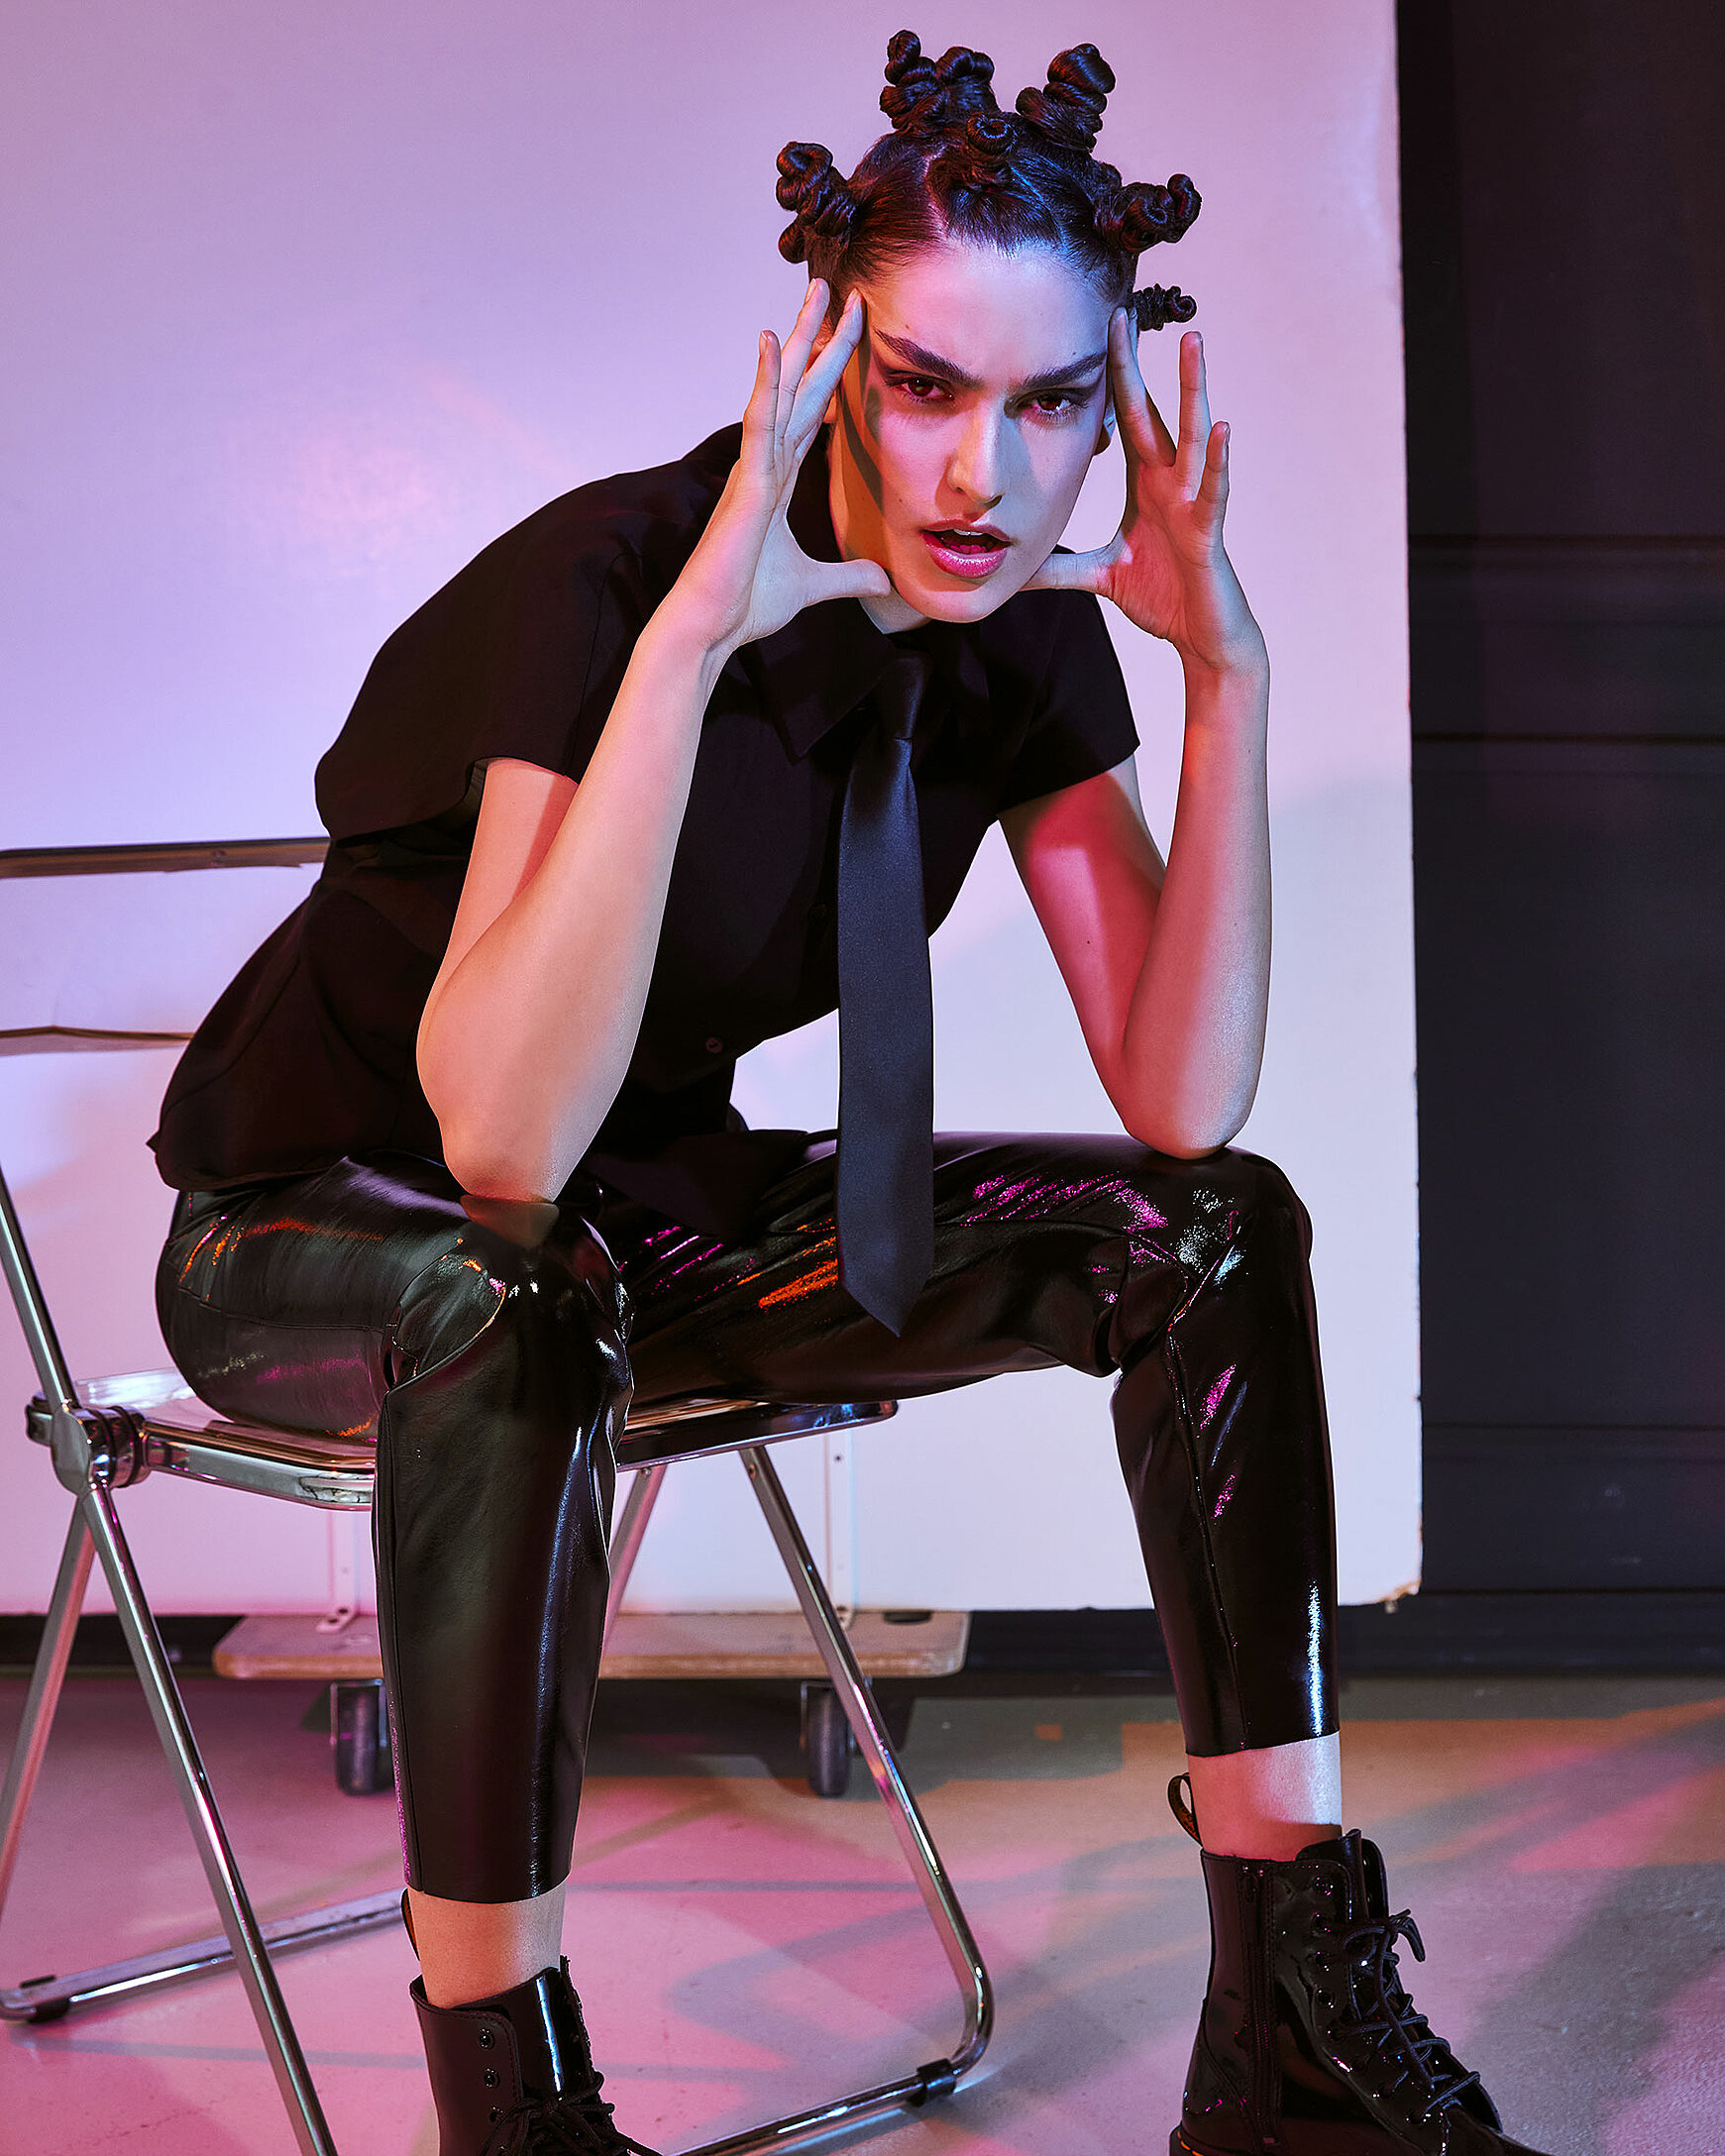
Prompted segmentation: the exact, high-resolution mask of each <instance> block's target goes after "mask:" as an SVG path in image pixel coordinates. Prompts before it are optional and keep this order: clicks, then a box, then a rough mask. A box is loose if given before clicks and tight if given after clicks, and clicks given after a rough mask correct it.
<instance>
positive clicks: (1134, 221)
mask: <svg viewBox="0 0 1725 2156" xmlns="http://www.w3.org/2000/svg"><path fill="white" fill-rule="evenodd" d="M1200 207H1201V204H1200V200H1199V194H1198V190H1197V188H1196V187H1194V186H1193V184H1192V182H1191V181H1190V180H1189V179H1188V178H1187V177H1186V175H1185V173H1184V172H1176V173H1175V174H1174V176H1173V178H1172V179H1170V180H1169V182H1168V184H1167V185H1166V186H1165V187H1157V186H1154V185H1146V184H1145V183H1144V182H1143V181H1141V180H1136V181H1134V182H1133V183H1132V185H1131V186H1130V187H1122V186H1119V185H1118V184H1117V185H1115V186H1114V187H1113V188H1112V190H1111V192H1110V194H1109V196H1108V198H1107V199H1106V200H1105V201H1104V202H1103V203H1102V204H1101V206H1100V207H1099V208H1098V210H1097V213H1096V227H1097V230H1098V231H1099V232H1100V233H1101V234H1103V236H1104V237H1105V238H1106V239H1107V240H1109V241H1110V242H1111V243H1112V244H1113V245H1114V246H1116V247H1118V248H1119V249H1120V250H1121V252H1122V253H1123V254H1129V255H1141V254H1142V253H1143V251H1144V249H1145V248H1146V247H1158V246H1160V245H1161V244H1162V243H1163V242H1164V241H1169V242H1172V241H1174V240H1178V239H1179V238H1181V236H1182V235H1183V234H1184V233H1185V232H1186V231H1187V229H1188V227H1189V226H1190V225H1191V223H1192V221H1193V219H1194V218H1195V217H1196V216H1197V215H1198V211H1199V208H1200Z"/></svg>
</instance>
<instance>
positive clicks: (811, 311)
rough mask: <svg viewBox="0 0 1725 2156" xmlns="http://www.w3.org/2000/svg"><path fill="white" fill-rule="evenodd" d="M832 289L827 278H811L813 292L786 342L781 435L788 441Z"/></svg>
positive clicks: (780, 415) (806, 298)
mask: <svg viewBox="0 0 1725 2156" xmlns="http://www.w3.org/2000/svg"><path fill="white" fill-rule="evenodd" d="M828 296H829V289H828V286H827V283H826V280H825V279H824V278H823V277H811V278H810V279H809V289H808V291H807V292H805V293H804V295H803V304H802V306H801V307H799V308H798V310H797V320H796V322H795V323H794V324H793V325H792V330H791V335H790V336H789V338H788V339H787V340H786V343H785V362H784V370H783V373H782V374H781V376H780V385H779V411H778V422H779V434H780V438H781V440H782V439H783V438H784V434H785V430H786V428H787V427H788V426H789V425H790V423H791V414H792V411H793V409H794V408H795V405H796V400H797V390H798V386H799V384H800V383H801V382H802V379H803V371H804V369H805V368H806V367H807V366H808V365H809V353H810V352H811V351H812V350H813V347H814V339H815V336H816V335H817V333H818V332H819V329H820V324H821V321H822V319H823V318H824V316H825V314H826V302H827V299H828Z"/></svg>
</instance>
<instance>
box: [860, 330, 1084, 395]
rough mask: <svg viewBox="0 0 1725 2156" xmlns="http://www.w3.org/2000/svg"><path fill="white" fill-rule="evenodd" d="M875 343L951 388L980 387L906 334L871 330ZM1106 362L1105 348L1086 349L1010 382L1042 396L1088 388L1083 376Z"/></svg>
mask: <svg viewBox="0 0 1725 2156" xmlns="http://www.w3.org/2000/svg"><path fill="white" fill-rule="evenodd" d="M870 335H871V336H872V337H873V339H874V341H875V343H876V344H877V345H884V346H885V347H886V349H887V350H888V351H889V352H892V353H896V354H897V355H898V357H899V358H900V360H902V361H903V362H904V364H905V365H906V366H907V367H914V368H915V369H916V372H917V373H918V374H919V375H938V376H939V377H940V378H941V380H942V381H949V382H951V384H952V386H953V387H954V388H955V389H980V388H981V387H982V383H981V382H980V381H978V379H977V378H976V377H975V376H974V375H969V374H966V373H965V371H964V369H963V368H962V367H960V366H958V365H957V364H956V362H955V361H952V360H943V359H942V358H941V357H940V354H939V353H938V352H930V351H929V350H928V348H927V346H926V345H919V344H916V343H914V342H913V341H912V339H910V338H909V337H889V336H888V335H887V333H886V331H885V330H880V329H877V330H871V331H870ZM1107 365H1108V352H1107V349H1106V348H1105V349H1104V350H1103V351H1101V352H1089V353H1086V354H1085V355H1084V357H1083V358H1082V359H1077V360H1068V361H1067V362H1066V364H1065V365H1064V366H1063V367H1049V368H1045V369H1044V370H1043V371H1042V373H1041V374H1039V375H1032V376H1031V377H1029V379H1028V380H1027V381H1021V382H1018V383H1016V384H1015V385H1014V389H1013V394H1014V395H1015V396H1046V395H1047V394H1048V392H1049V391H1050V390H1051V389H1076V388H1079V387H1080V386H1082V387H1084V388H1092V387H1094V386H1095V384H1094V383H1093V382H1090V381H1086V380H1085V379H1084V377H1086V376H1090V375H1096V374H1099V373H1100V372H1101V371H1102V369H1103V368H1105V367H1106V366H1107Z"/></svg>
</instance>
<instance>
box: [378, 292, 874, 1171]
mask: <svg viewBox="0 0 1725 2156" xmlns="http://www.w3.org/2000/svg"><path fill="white" fill-rule="evenodd" d="M826 297H827V293H826V286H825V285H824V284H822V283H821V282H820V281H819V280H818V279H816V280H814V281H813V282H811V283H810V285H809V296H808V299H807V300H806V302H805V304H804V307H803V310H802V312H801V313H800V314H799V316H798V318H797V326H796V328H795V330H794V331H793V332H792V335H791V338H790V340H789V342H788V343H787V345H786V347H785V350H784V353H783V356H781V354H780V350H779V345H778V341H777V339H775V338H774V337H772V336H771V335H770V334H768V335H764V336H763V337H762V340H761V352H760V362H759V366H758V369H757V372H756V376H755V387H754V392H753V394H752V395H751V397H750V399H749V408H748V411H747V412H746V413H745V415H744V419H743V446H742V454H741V456H740V457H739V459H738V461H737V464H736V466H735V468H734V469H733V471H732V473H731V476H730V479H729V481H728V482H727V484H726V486H725V490H724V493H723V495H722V496H721V498H720V501H719V504H718V507H717V508H716V509H715V510H714V512H713V515H712V518H711V520H710V522H709V523H708V525H707V528H706V530H705V532H704V533H703V534H702V535H701V543H700V544H699V545H698V546H697V548H696V550H695V553H694V554H693V556H692V557H691V558H690V561H689V564H688V567H687V568H686V569H685V570H684V572H683V574H682V576H681V577H679V579H678V580H677V583H676V585H675V586H674V587H673V589H672V591H671V593H670V594H669V595H668V596H667V597H666V599H665V600H664V602H663V603H662V604H661V605H660V606H659V608H658V610H657V611H656V612H655V613H654V615H653V617H652V619H651V620H650V621H649V622H648V623H647V626H646V627H645V629H643V631H642V632H641V635H640V636H639V637H638V638H637V640H636V643H635V648H634V652H633V654H632V655H631V657H630V660H629V665H628V668H627V671H626V672H625V674H624V676H623V681H622V686H621V688H620V689H619V690H618V692H617V698H616V701H615V702H614V704H613V705H612V707H611V711H610V715H609V717H608V718H607V719H606V722H605V728H604V732H603V733H602V734H601V736H600V738H599V743H598V746H597V748H596V749H595V750H594V751H593V759H592V761H591V763H590V764H589V766H588V769H587V773H586V775H585V777H584V778H583V780H582V782H581V784H580V786H579V787H578V786H576V785H575V784H574V783H573V782H572V781H570V780H568V779H561V778H558V777H557V776H556V775H555V774H553V773H551V772H547V771H542V770H539V769H537V767H535V766H532V765H527V764H516V763H498V764H496V765H494V766H493V767H492V768H491V770H490V771H489V772H488V773H487V775H486V783H485V801H484V804H483V806H482V808H481V810H480V820H479V828H478V830H477V831H476V833H475V839H474V852H473V859H472V862H471V864H470V867H469V870H468V874H467V877H466V879H465V881H464V885H463V890H462V899H461V905H460V909H459V911H458V914H457V917H456V923H455V928H454V931H453V933H452V935H451V938H450V943H449V948H448V950H447V952H446V953H445V956H444V961H443V965H442V967H441V968H440V970H439V972H438V976H437V979H436V981H435V982H434V983H433V984H432V990H431V994H430V996H429V997H428V998H427V1000H426V1006H425V1012H424V1015H423V1017H422V1019H421V1021H420V1026H419V1049H418V1054H419V1076H420V1082H421V1084H422V1085H423V1086H424V1088H425V1094H426V1098H427V1100H428V1101H429V1102H430V1103H431V1107H432V1110H433V1113H434V1114H435V1115H436V1117H437V1120H438V1127H439V1130H440V1132H441V1133H442V1137H443V1146H444V1157H445V1158H446V1160H447V1161H448V1163H449V1165H450V1168H451V1170H452V1171H453V1172H454V1173H455V1175H456V1176H457V1177H458V1178H459V1179H460V1180H461V1182H462V1183H463V1185H464V1186H465V1187H466V1188H467V1189H469V1190H470V1191H472V1192H474V1193H475V1194H476V1195H477V1196H481V1197H489V1198H533V1197H552V1196H555V1194H556V1193H557V1192H558V1191H559V1190H560V1189H561V1188H562V1187H563V1185H564V1183H565V1182H566V1181H567V1180H568V1178H569V1176H570V1173H571V1172H572V1170H573V1169H574V1168H575V1167H576V1165H577V1164H578V1163H579V1161H580V1160H581V1157H582V1155H583V1154H584V1153H585V1152H586V1151H587V1149H588V1147H589V1145H590V1144H591V1143H592V1141H593V1134H594V1133H595V1132H596V1131H597V1130H598V1127H599V1125H600V1123H601V1122H602V1121H603V1120H604V1117H605V1114H606V1112H607V1111H608V1110H609V1108H610V1105H611V1102H612V1101H613V1100H614V1099H615V1097H616V1092H617V1088H618V1086H619V1085H620V1084H621V1083H622V1079H623V1074H624V1072H625V1071H626V1070H627V1068H628V1062H629V1057H630V1055H631V1053H632V1052H633V1048H634V1043H635V1037H636V1034H637V1033H638V1031H639V1029H640V1024H641V1013H642V1010H643V1008H644V1007H645V1004H646V999H647V984H648V981H649V980H650V978H651V975H652V970H653V957H654V953H655V951H656V949H657V947H658V942H659V932H660V927H661V924H662V921H663V917H664V912H665V895H666V892H667V889H668V888H669V885H670V880H671V865H672V862H673V860H674V858H675V856H676V851H677V839H678V834H679V832H680V831H681V829H682V826H683V816H684V810H685V808H687V805H688V800H689V785H690V779H691V776H692V774H693V772H694V769H695V754H696V749H697V747H698V745H699V742H700V738H701V716H702V713H703V712H704V711H705V708H706V703H707V699H708V698H709V697H710V696H711V694H712V690H713V685H714V684H715V683H716V681H717V679H718V676H719V674H720V672H721V671H722V669H723V667H724V664H725V661H726V660H727V659H728V658H729V656H730V654H731V653H732V652H733V651H735V650H737V649H738V648H739V647H740V646H741V645H743V644H747V643H750V642H752V641H754V640H755V639H756V638H757V637H762V636H767V635H770V634H771V633H772V632H773V631H774V630H775V629H777V628H779V627H781V626H782V625H783V624H784V623H785V622H786V621H789V620H790V619H791V618H792V617H793V616H794V615H796V614H798V613H800V612H801V611H802V609H803V608H804V607H805V606H809V605H813V604H815V603H817V602H818V601H820V600H822V599H829V598H848V597H861V596H864V595H869V594H874V595H879V594H882V593H885V591H886V589H887V580H886V575H885V573H884V572H883V571H882V570H881V569H880V568H879V567H877V565H876V564H874V563H873V562H831V563H828V562H814V561H810V560H809V557H808V556H807V555H806V554H805V553H804V552H803V550H802V549H801V547H799V546H798V545H797V542H796V541H795V539H794V538H792V536H791V533H790V530H789V527H788V526H787V524H786V521H785V512H786V509H787V507H788V505H789V502H790V497H791V491H792V487H793V485H795V482H796V478H797V472H798V469H799V467H800V466H801V464H802V461H803V458H804V456H805V454H806V453H807V451H808V448H809V442H810V441H811V440H812V439H813V436H814V431H815V428H816V427H817V425H818V424H819V421H820V417H821V413H822V412H823V410H824V409H825V406H826V403H827V400H828V398H829V397H830V396H831V394H832V387H833V383H834V382H835V380H836V379H837V377H838V374H839V372H840V371H841V370H842V368H843V366H844V364H845V362H846V360H848V358H849V357H850V354H851V352H852V351H853V350H854V349H855V346H856V341H857V336H858V334H859V331H860V328H861V310H860V307H859V306H858V304H857V303H856V302H855V301H854V300H852V301H851V303H850V304H849V305H848V306H847V308H846V310H845V313H844V316H843V317H842V319H841V321H840V324H839V328H838V331H837V333H836V334H835V335H834V336H833V337H832V339H831V340H830V341H829V342H828V343H827V344H826V346H825V348H824V350H823V351H821V352H819V353H818V354H817V355H815V356H814V358H813V360H812V364H811V363H810V354H811V351H812V349H813V345H814V340H815V337H816V334H817V332H818V330H819V328H820V324H821V321H822V318H823V316H824V313H825V308H826Z"/></svg>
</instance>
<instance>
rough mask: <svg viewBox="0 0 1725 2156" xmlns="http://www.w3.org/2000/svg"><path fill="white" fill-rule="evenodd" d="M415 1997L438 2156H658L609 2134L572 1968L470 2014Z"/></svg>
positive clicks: (544, 1975) (471, 2008)
mask: <svg viewBox="0 0 1725 2156" xmlns="http://www.w3.org/2000/svg"><path fill="white" fill-rule="evenodd" d="M412 1994H413V2003H414V2005H415V2007H416V2008H417V2009H418V2012H419V2033H420V2035H421V2037H422V2038H423V2039H424V2043H425V2063H426V2066H427V2067H428V2068H429V2070H430V2074H431V2094H432V2098H433V2101H434V2102H436V2105H437V2132H438V2151H439V2156H652V2151H651V2150H649V2149H643V2148H642V2147H641V2145H640V2143H639V2142H638V2141H631V2140H630V2139H629V2138H628V2137H627V2135H625V2134H622V2133H619V2132H618V2131H617V2129H616V2127H615V2126H613V2125H612V2124H611V2106H610V2105H609V2104H608V2103H607V2102H605V2101H604V2099H603V2098H602V2097H601V2096H600V2095H599V2090H600V2087H601V2086H602V2077H601V2076H600V2075H599V2074H598V2073H596V2072H595V2071H594V2068H593V2053H592V2052H591V2051H590V2050H589V2048H588V2041H587V2030H586V2028H585V2027H584V2025H583V2023H582V2018H581V2000H580V1999H579V1998H578V1997H577V1996H576V1994H575V1988H574V1986H573V1985H572V1984H571V1983H570V1981H569V1964H568V1963H567V1962H560V1963H559V1964H558V1966H557V1967H556V1968H555V1969H542V1970H541V1971H540V1972H539V1974H538V1976H536V1977H534V1978H531V1979H530V1980H529V1981H528V1982H527V1983H526V1984H517V1985H515V1986H514V1987H513V1989H512V1990H510V1991H507V1992H499V1993H497V1994H496V1995H495V1996H494V1997H492V1998H478V1999H475V2000H474V2001H473V2002H472V2003H471V2004H469V2005H466V2006H433V2005H431V2004H429V2003H428V2002H427V2000H426V1996H425V1986H424V1985H423V1984H422V1983H421V1982H420V1980H419V1979H418V1978H415V1979H414V1981H413V1986H412Z"/></svg>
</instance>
